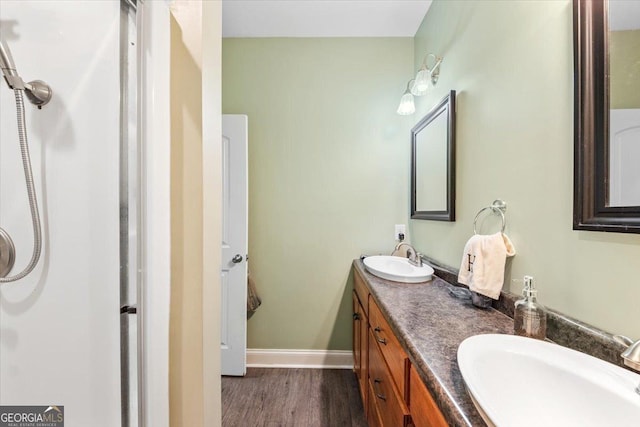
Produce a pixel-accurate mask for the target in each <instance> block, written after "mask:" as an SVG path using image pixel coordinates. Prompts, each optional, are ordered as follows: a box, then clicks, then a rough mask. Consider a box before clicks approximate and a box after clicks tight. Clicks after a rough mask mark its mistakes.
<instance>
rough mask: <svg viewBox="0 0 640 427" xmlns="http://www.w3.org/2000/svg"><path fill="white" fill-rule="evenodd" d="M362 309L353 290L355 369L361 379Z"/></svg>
mask: <svg viewBox="0 0 640 427" xmlns="http://www.w3.org/2000/svg"><path fill="white" fill-rule="evenodd" d="M361 317H362V310H361V309H360V301H358V294H356V291H353V370H354V372H355V373H356V376H357V377H358V379H360V366H361V365H360V363H361V362H360V361H361V357H362V352H361V351H360V350H361V347H360V341H361V339H362V336H361V335H360V334H361V332H360V331H361V330H362V328H360V325H361V324H362V318H361Z"/></svg>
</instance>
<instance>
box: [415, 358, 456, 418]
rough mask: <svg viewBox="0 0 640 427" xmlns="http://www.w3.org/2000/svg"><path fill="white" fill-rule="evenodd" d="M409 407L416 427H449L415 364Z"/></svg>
mask: <svg viewBox="0 0 640 427" xmlns="http://www.w3.org/2000/svg"><path fill="white" fill-rule="evenodd" d="M409 408H411V418H412V420H413V424H414V426H415V427H447V422H446V421H445V419H444V416H443V415H442V412H440V409H438V405H436V402H434V401H433V398H432V397H431V393H429V390H427V387H426V386H425V385H424V383H423V382H422V380H421V379H420V376H419V375H418V372H417V371H416V369H415V368H414V367H413V365H411V369H410V374H409Z"/></svg>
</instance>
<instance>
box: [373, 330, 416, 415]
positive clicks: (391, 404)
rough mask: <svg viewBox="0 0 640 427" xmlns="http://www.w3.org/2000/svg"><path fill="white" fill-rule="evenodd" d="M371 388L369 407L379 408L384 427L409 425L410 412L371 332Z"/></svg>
mask: <svg viewBox="0 0 640 427" xmlns="http://www.w3.org/2000/svg"><path fill="white" fill-rule="evenodd" d="M369 333H370V335H369V387H370V388H371V389H372V393H373V395H372V396H371V398H370V399H369V406H370V407H371V405H374V406H376V407H377V410H378V413H379V414H380V418H381V419H382V424H383V426H386V427H404V426H407V425H408V423H409V419H410V417H409V410H408V409H407V406H406V405H405V403H404V400H403V399H402V396H401V395H400V393H399V392H398V389H397V387H396V386H395V384H394V382H393V379H392V378H391V374H390V372H389V370H388V369H387V365H386V363H385V361H384V358H383V357H382V353H381V352H380V350H379V349H378V345H377V344H376V342H375V338H374V337H373V332H372V331H371V330H369Z"/></svg>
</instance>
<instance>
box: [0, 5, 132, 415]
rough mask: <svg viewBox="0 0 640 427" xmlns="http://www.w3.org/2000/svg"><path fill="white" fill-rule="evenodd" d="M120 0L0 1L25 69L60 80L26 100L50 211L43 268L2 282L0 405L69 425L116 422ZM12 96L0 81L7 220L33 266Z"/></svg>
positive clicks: (0, 157) (0, 182)
mask: <svg viewBox="0 0 640 427" xmlns="http://www.w3.org/2000/svg"><path fill="white" fill-rule="evenodd" d="M119 10H120V8H119V2H118V1H88V0H87V1H62V2H53V1H48V0H45V1H34V0H31V1H7V0H2V1H1V2H0V29H1V31H2V36H3V37H4V38H5V40H6V41H7V43H8V45H9V46H10V47H11V50H12V52H13V57H14V59H15V63H16V67H17V70H18V72H19V73H20V74H21V76H22V77H23V78H24V79H25V80H27V81H28V80H35V79H40V80H44V81H46V82H47V83H48V84H49V85H51V87H52V89H53V93H54V96H53V99H52V101H51V102H50V103H49V105H47V106H45V107H44V108H43V109H42V110H37V109H36V108H35V107H33V106H32V105H31V104H28V103H27V105H26V110H27V130H28V136H29V140H30V148H31V158H32V164H33V171H34V176H35V181H36V186H37V194H38V198H39V203H40V213H41V216H42V220H43V235H44V246H43V255H42V258H41V260H40V262H39V264H38V266H37V267H36V269H35V270H34V271H33V272H32V273H31V274H30V275H29V276H28V277H26V278H25V279H22V280H20V281H18V282H14V283H9V284H5V285H2V286H1V287H0V404H1V405H64V412H65V421H66V424H65V425H68V426H89V425H90V426H97V427H101V426H105V427H107V426H108V427H112V426H115V425H119V423H120V368H119V353H120V347H119V282H118V280H119V258H118V251H119V236H118V232H119V228H118V227H119V202H118V184H119V183H118V179H119V175H118V155H119V153H118V142H119V139H118V138H119V68H118V67H119V45H118V35H119V33H118V32H119ZM15 116H16V110H15V104H14V96H13V93H12V91H10V90H9V89H8V88H7V86H6V85H5V82H4V81H0V227H2V228H4V229H5V230H6V231H7V232H9V234H10V235H11V236H12V238H13V241H14V243H15V246H16V250H17V255H16V265H15V267H14V273H15V272H17V271H18V270H21V269H22V267H24V266H25V265H26V263H27V262H28V260H29V258H30V256H31V250H32V238H33V237H32V231H31V223H30V217H29V210H28V200H27V194H26V189H25V183H24V176H23V171H22V166H21V161H20V153H19V150H18V139H17V125H16V118H15Z"/></svg>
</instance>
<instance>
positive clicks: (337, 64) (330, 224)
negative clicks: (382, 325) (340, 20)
mask: <svg viewBox="0 0 640 427" xmlns="http://www.w3.org/2000/svg"><path fill="white" fill-rule="evenodd" d="M222 73H223V74H222V83H223V89H222V98H223V112H224V113H226V114H234V113H237V114H240V113H242V114H247V115H248V116H249V256H250V262H249V265H250V269H251V274H252V276H253V277H254V278H255V280H256V283H257V287H258V291H259V293H260V294H261V297H262V301H263V303H262V306H261V307H260V308H259V309H258V311H257V312H256V313H255V315H254V316H253V317H251V318H250V319H249V321H248V346H249V348H273V349H351V289H352V285H351V283H350V281H349V277H348V276H349V271H350V266H351V261H352V260H353V259H354V258H357V257H358V256H359V255H360V254H362V253H380V252H381V251H382V252H390V251H391V250H392V249H393V245H394V241H393V225H394V224H397V223H398V224H399V223H406V218H407V215H408V209H409V208H408V204H409V201H408V194H409V188H408V184H407V183H408V170H409V152H410V146H409V136H408V132H409V130H408V129H409V127H410V123H411V119H410V118H406V117H401V116H398V115H396V114H395V110H396V108H397V105H398V101H399V99H400V96H401V95H402V93H403V91H404V89H405V86H406V83H407V80H408V79H409V78H410V76H411V74H412V73H413V40H412V39H411V38H393V39H389V38H371V39H369V38H367V39H364V38H361V39H355V38H344V39H340V38H339V39H313V38H305V39H301V38H295V39H293V38H288V39H278V38H275V39H225V40H223V56H222Z"/></svg>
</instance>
